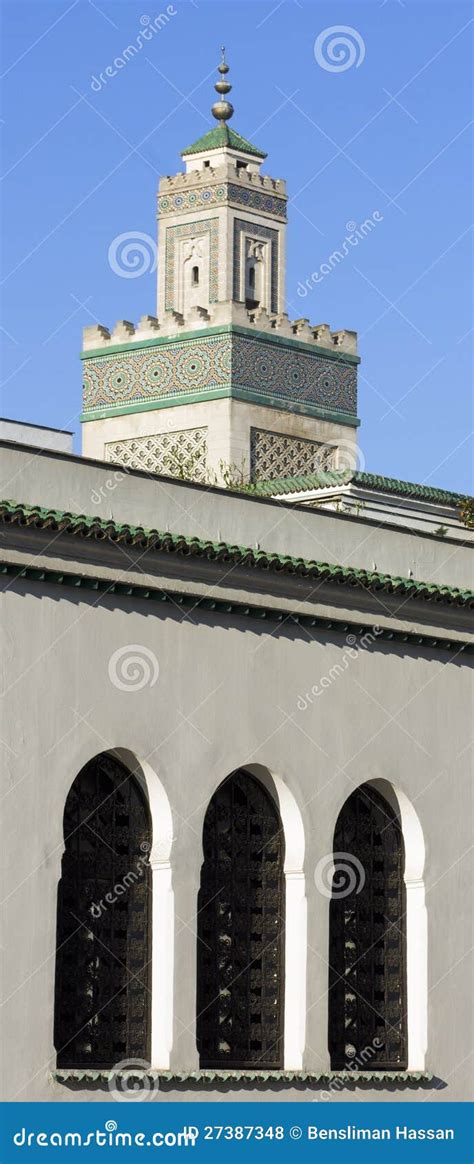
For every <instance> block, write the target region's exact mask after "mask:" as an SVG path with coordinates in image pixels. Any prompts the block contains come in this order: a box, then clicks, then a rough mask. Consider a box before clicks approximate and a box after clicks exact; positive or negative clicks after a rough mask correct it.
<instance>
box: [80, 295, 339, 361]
mask: <svg viewBox="0 0 474 1164" xmlns="http://www.w3.org/2000/svg"><path fill="white" fill-rule="evenodd" d="M227 324H233V325H234V326H237V327H238V326H240V327H244V328H248V329H249V330H250V331H255V333H256V335H265V334H268V335H275V336H279V337H280V338H281V339H289V340H293V341H295V340H298V341H299V342H300V343H305V344H310V345H311V346H312V347H314V348H315V349H317V348H320V349H322V350H324V351H326V352H327V351H328V350H329V351H333V352H337V353H339V354H341V355H342V354H344V353H347V354H348V355H351V356H357V332H355V331H347V330H341V331H331V330H330V327H329V324H327V323H320V324H316V325H315V324H310V323H309V320H307V319H296V320H290V319H289V318H288V315H287V314H286V313H280V314H279V315H270V314H269V313H268V312H267V311H265V310H262V309H259V308H258V309H256V310H255V311H248V310H247V308H246V307H245V306H244V304H243V303H242V304H241V303H216V304H213V306H212V309H211V310H207V309H206V308H204V307H192V308H190V309H189V311H188V312H187V313H186V314H185V315H184V314H182V313H180V312H178V311H172V312H170V313H169V316H167V317H166V320H165V321H164V323H161V322H160V321H159V320H158V319H157V318H156V317H155V316H153V315H142V317H141V319H140V321H139V323H138V324H137V325H136V326H135V325H134V324H133V323H130V322H129V320H127V319H119V320H118V321H117V323H116V324H115V327H114V328H113V330H112V331H110V330H109V329H108V328H107V327H104V326H103V325H102V324H93V325H92V326H90V327H85V328H84V332H83V337H84V339H83V350H84V352H87V351H91V350H93V349H96V348H104V350H105V349H107V347H115V346H117V345H120V344H128V343H136V342H140V341H141V340H151V339H155V338H158V336H160V337H163V338H172V337H173V336H177V335H180V334H184V333H187V332H192V331H197V330H201V329H203V328H210V327H211V328H214V327H219V326H221V325H227Z"/></svg>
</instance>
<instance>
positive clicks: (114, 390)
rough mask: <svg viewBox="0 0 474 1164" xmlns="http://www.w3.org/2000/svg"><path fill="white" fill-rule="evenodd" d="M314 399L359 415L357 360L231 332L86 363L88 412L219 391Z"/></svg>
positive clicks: (301, 400)
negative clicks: (239, 391)
mask: <svg viewBox="0 0 474 1164" xmlns="http://www.w3.org/2000/svg"><path fill="white" fill-rule="evenodd" d="M232 388H240V389H244V390H247V391H252V392H254V393H258V394H259V396H260V397H265V396H267V397H269V398H273V399H278V400H281V401H282V404H285V406H286V407H291V405H292V404H305V403H307V404H312V405H317V406H319V407H322V408H327V409H331V410H335V411H339V412H344V413H349V415H351V416H355V415H356V410H357V372H356V368H355V366H354V365H353V364H345V363H344V362H343V360H342V359H341V360H340V361H339V360H337V361H336V360H329V359H325V358H324V357H322V356H320V355H319V354H318V353H317V352H314V353H313V352H311V351H298V350H297V348H296V346H291V347H290V346H288V347H287V346H286V345H284V344H276V343H274V342H273V343H272V341H271V340H265V339H264V338H263V337H261V338H255V339H254V338H253V337H249V336H244V335H239V334H237V333H233V332H227V333H225V334H220V335H219V334H218V335H212V336H211V335H210V336H202V337H201V338H200V339H197V338H196V339H190V340H183V341H181V342H179V341H177V340H175V341H174V342H173V341H171V342H170V343H169V344H160V345H159V346H157V347H156V348H155V347H146V348H144V349H142V350H140V349H139V348H138V349H136V350H135V351H128V352H116V353H115V354H114V355H103V356H102V355H101V356H94V357H91V358H90V359H88V360H85V361H84V412H88V411H89V412H91V411H95V410H97V409H104V408H113V407H116V406H120V405H122V406H123V405H131V404H133V403H135V402H137V403H138V402H141V403H143V402H146V401H149V402H150V404H152V403H154V402H157V401H160V400H163V399H170V400H173V401H174V402H175V403H179V399H176V398H179V396H180V395H181V396H183V395H190V394H198V393H200V392H202V393H205V392H209V391H212V390H214V389H226V390H232Z"/></svg>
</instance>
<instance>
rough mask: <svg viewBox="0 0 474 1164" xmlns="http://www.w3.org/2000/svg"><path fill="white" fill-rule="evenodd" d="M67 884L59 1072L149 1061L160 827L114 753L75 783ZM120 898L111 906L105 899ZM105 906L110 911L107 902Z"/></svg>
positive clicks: (62, 908)
mask: <svg viewBox="0 0 474 1164" xmlns="http://www.w3.org/2000/svg"><path fill="white" fill-rule="evenodd" d="M64 839H65V844H66V847H65V852H64V856H63V860H62V870H61V880H60V882H59V887H58V921H57V954H56V999H55V1046H56V1050H57V1061H58V1065H59V1066H63V1067H65V1066H67V1067H82V1066H84V1067H85V1066H89V1067H112V1066H114V1064H116V1063H117V1062H120V1061H121V1060H123V1059H126V1058H137V1059H149V1037H150V999H151V995H150V985H151V980H150V969H151V962H150V958H151V947H150V943H149V926H150V921H149V919H150V903H151V883H150V865H149V857H148V854H149V850H150V845H151V830H150V821H149V814H148V808H147V805H146V802H145V799H144V797H143V795H142V792H141V789H140V787H139V785H138V783H137V781H136V780H135V778H134V777H133V776H131V775H130V773H129V772H128V771H127V769H126V768H125V767H124V766H123V765H122V764H121V763H120V762H119V761H118V760H116V759H114V758H113V757H112V756H110V755H108V754H107V753H102V755H100V756H97V757H96V758H95V759H94V760H92V761H91V762H90V763H89V764H87V765H86V767H85V768H83V769H82V771H81V772H80V773H79V775H78V776H77V777H76V779H75V781H74V783H73V785H72V787H71V789H70V792H69V795H68V798H67V801H66V807H65V812H64ZM107 894H109V895H112V897H113V898H115V900H114V901H110V896H109V901H108V902H107V900H106V895H107ZM101 903H102V905H101Z"/></svg>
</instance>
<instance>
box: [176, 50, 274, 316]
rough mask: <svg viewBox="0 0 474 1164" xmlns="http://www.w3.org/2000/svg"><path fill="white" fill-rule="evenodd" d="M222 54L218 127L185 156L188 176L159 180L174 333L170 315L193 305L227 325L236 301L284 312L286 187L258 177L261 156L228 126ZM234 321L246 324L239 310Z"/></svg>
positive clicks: (248, 306) (249, 307)
mask: <svg viewBox="0 0 474 1164" xmlns="http://www.w3.org/2000/svg"><path fill="white" fill-rule="evenodd" d="M221 51H222V60H221V63H220V64H219V66H218V72H219V74H220V78H219V80H218V81H217V82H216V85H215V89H216V90H217V93H218V97H219V100H217V101H215V102H214V105H213V106H212V109H211V113H212V115H213V117H215V119H216V121H217V125H216V126H215V127H214V129H211V130H210V132H209V133H206V134H204V136H203V137H200V138H198V140H197V141H195V142H193V144H192V145H191V146H188V148H187V149H185V150H183V151H182V154H181V157H182V158H183V161H184V164H185V167H186V169H185V172H184V173H179V174H175V175H174V176H173V177H172V178H163V179H162V181H161V182H160V189H159V197H158V213H159V236H158V246H159V253H160V255H162V256H163V255H165V254H166V263H161V264H160V267H159V275H158V317H159V319H160V322H161V321H162V322H163V326H164V327H166V328H167V329H168V330H171V331H172V330H173V328H174V326H175V322H174V317H173V313H176V315H177V316H178V317H179V316H183V315H187V316H189V312H190V309H191V310H192V309H193V308H194V309H196V310H197V309H199V313H200V317H201V318H205V317H204V316H203V314H202V313H203V312H207V314H208V315H209V318H210V316H211V314H212V316H213V318H218V319H219V320H224V319H225V320H226V321H227V322H229V323H230V322H232V316H233V313H232V305H233V304H236V305H239V306H240V307H245V308H246V310H256V309H260V310H266V311H268V312H274V313H279V312H282V311H283V310H284V300H285V284H284V280H285V234H286V201H287V199H286V186H285V182H283V181H282V180H281V179H275V178H267V177H263V176H262V175H261V173H260V170H261V166H262V164H263V162H264V161H265V158H266V154H265V153H263V151H262V150H259V149H258V148H257V147H256V146H254V145H252V144H251V142H249V141H246V139H245V138H243V137H241V135H240V134H238V133H236V131H235V130H233V129H231V128H230V127H229V125H228V122H229V121H230V119H231V117H232V116H233V113H234V108H233V106H232V105H231V103H230V101H228V100H226V99H225V98H226V97H227V94H228V93H229V92H230V90H231V88H232V86H231V84H230V82H229V81H228V80H226V77H227V74H228V72H229V66H228V64H227V63H226V61H225V57H224V49H222V50H221ZM223 304H226V305H227V306H226V310H222V307H221V305H223ZM216 311H217V317H216ZM234 316H235V318H237V317H238V318H239V319H241V321H242V319H243V317H242V312H240V313H239V312H237V315H236V313H235V312H234ZM177 322H178V325H179V324H180V322H181V321H180V319H179V318H178V320H177Z"/></svg>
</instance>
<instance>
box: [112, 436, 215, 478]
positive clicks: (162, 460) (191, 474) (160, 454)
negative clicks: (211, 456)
mask: <svg viewBox="0 0 474 1164" xmlns="http://www.w3.org/2000/svg"><path fill="white" fill-rule="evenodd" d="M105 459H106V461H113V462H114V464H115V465H126V467H127V468H128V469H143V470H144V471H145V472H146V473H160V474H161V475H162V476H165V477H187V478H188V479H189V478H191V479H192V480H193V481H205V480H206V466H207V428H185V429H179V430H178V431H176V432H166V433H157V435H156V436H142V437H134V438H132V439H131V440H125V441H111V442H110V443H109V444H106V446H105Z"/></svg>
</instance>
